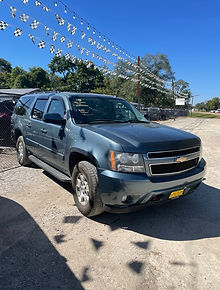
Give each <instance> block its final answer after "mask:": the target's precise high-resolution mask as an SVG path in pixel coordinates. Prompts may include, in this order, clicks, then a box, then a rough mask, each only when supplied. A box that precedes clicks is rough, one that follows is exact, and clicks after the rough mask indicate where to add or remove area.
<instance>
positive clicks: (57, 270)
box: [0, 197, 84, 289]
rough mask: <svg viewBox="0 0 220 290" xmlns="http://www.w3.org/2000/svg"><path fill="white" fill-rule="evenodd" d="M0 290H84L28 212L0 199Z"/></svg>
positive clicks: (6, 200) (15, 204) (4, 199)
mask: <svg viewBox="0 0 220 290" xmlns="http://www.w3.org/2000/svg"><path fill="white" fill-rule="evenodd" d="M0 285H1V286H0V288H1V289H84V288H83V287H82V286H81V283H80V281H79V280H78V279H77V278H76V277H75V275H74V274H73V273H72V272H71V270H70V268H69V267H68V266H67V264H66V259H65V258H64V257H62V256H61V255H60V254H59V253H58V252H57V250H56V249H55V248H54V246H53V245H52V244H51V242H50V241H49V239H48V238H47V237H46V235H45V234H44V232H43V231H42V230H41V229H40V227H39V226H38V225H37V223H36V222H35V221H34V220H33V218H32V217H31V216H30V215H29V214H28V212H27V211H26V210H25V209H24V208H23V207H22V206H20V205H19V204H18V203H16V202H14V201H12V200H10V199H7V198H4V197H0Z"/></svg>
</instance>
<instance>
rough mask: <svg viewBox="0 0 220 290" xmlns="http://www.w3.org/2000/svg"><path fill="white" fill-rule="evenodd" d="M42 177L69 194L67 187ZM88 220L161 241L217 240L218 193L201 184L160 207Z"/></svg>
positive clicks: (219, 228)
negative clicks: (213, 238)
mask: <svg viewBox="0 0 220 290" xmlns="http://www.w3.org/2000/svg"><path fill="white" fill-rule="evenodd" d="M44 174H45V175H47V176H48V177H49V178H51V179H52V180H53V181H54V182H56V183H57V184H58V185H60V186H62V187H63V188H64V189H65V190H66V191H68V193H70V194H72V187H71V184H67V183H62V182H60V181H59V180H57V179H56V178H54V177H53V176H51V175H50V174H48V173H47V172H44ZM73 202H74V201H73ZM72 218H73V219H74V218H75V217H72ZM92 220H93V221H94V222H97V223H102V224H106V225H108V226H109V227H110V229H111V231H114V230H117V229H120V228H121V229H126V230H129V231H134V232H137V233H140V234H143V235H146V236H151V237H154V238H158V239H163V240H171V241H188V240H198V239H204V238H212V237H220V189H218V188H215V187H212V186H209V185H207V184H205V183H202V184H201V185H200V186H199V188H198V189H197V190H196V191H195V192H193V193H192V194H191V195H188V196H185V197H182V198H179V199H176V200H173V201H170V202H167V203H165V204H163V205H158V206H151V207H146V208H145V209H143V210H141V211H137V212H132V213H128V214H111V213H103V214H101V215H99V216H96V217H93V218H92Z"/></svg>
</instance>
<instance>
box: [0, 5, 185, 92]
mask: <svg viewBox="0 0 220 290" xmlns="http://www.w3.org/2000/svg"><path fill="white" fill-rule="evenodd" d="M0 2H3V0H0ZM22 2H23V3H24V4H28V3H29V0H22ZM59 2H60V1H59ZM6 4H7V5H8V6H9V7H10V14H11V17H12V18H15V17H16V14H17V13H19V14H20V13H21V14H20V15H19V19H20V20H21V21H22V22H23V23H28V22H29V21H31V23H30V24H29V25H30V27H31V29H32V30H37V29H38V27H39V25H40V26H43V28H44V30H45V33H46V36H47V37H49V36H50V37H51V39H52V40H53V42H56V41H58V40H59V41H60V43H62V44H63V43H66V47H67V48H68V49H71V48H72V47H73V46H74V45H75V47H76V48H77V50H78V51H79V53H80V54H81V55H83V54H84V55H86V57H88V56H89V57H91V58H92V59H93V60H94V59H97V60H99V61H102V62H103V63H104V64H105V65H112V66H113V68H115V67H116V66H118V64H115V63H114V62H112V61H110V60H108V59H107V58H106V57H103V56H101V55H100V54H97V53H95V52H94V51H91V50H90V49H87V48H86V47H84V46H82V45H80V44H79V43H74V41H73V40H72V39H70V38H69V37H67V36H64V35H61V34H60V33H58V32H56V31H55V30H53V29H51V28H50V27H48V26H47V25H45V24H43V23H41V22H40V21H38V20H36V19H34V18H32V17H31V16H30V15H27V14H26V13H23V12H22V11H20V10H19V9H17V8H15V7H14V6H11V5H10V4H8V3H6ZM35 5H36V6H38V7H42V8H43V10H44V11H45V12H51V13H53V14H54V16H55V19H56V20H57V23H58V25H59V26H62V27H65V28H66V29H67V31H68V33H70V35H71V36H74V35H75V33H76V32H79V33H80V34H79V35H80V38H81V40H84V39H87V42H88V44H90V45H91V47H93V48H95V49H97V50H99V51H100V50H102V51H104V52H106V53H107V54H109V55H111V56H112V57H115V58H116V59H117V61H118V60H120V61H124V62H125V63H126V64H127V65H128V67H129V68H130V69H127V70H126V71H125V74H122V73H120V74H118V73H116V72H115V71H112V70H109V69H108V68H106V67H104V68H103V67H101V66H95V67H97V68H99V69H100V70H101V71H102V72H103V73H106V74H110V75H112V76H116V75H117V76H118V77H120V78H123V79H125V80H131V81H133V82H137V81H138V80H137V78H136V77H137V75H138V73H137V68H138V65H137V62H136V60H137V59H136V58H131V57H130V59H131V60H133V61H135V62H134V63H133V62H132V61H131V60H128V59H126V58H125V57H124V56H121V55H120V54H119V53H118V52H115V51H113V50H112V49H110V48H108V46H107V45H106V44H108V45H110V44H112V48H114V49H115V50H119V52H120V53H121V54H123V55H125V56H128V54H126V53H125V51H124V50H122V49H121V48H119V47H117V46H115V45H114V43H111V42H110V41H109V40H108V39H107V38H106V37H104V38H102V35H101V33H99V34H98V37H99V40H97V39H95V38H94V37H91V36H90V35H89V34H88V33H87V32H88V31H91V30H92V29H91V28H92V27H91V26H90V25H89V24H88V23H87V26H86V31H84V30H83V29H82V28H78V27H77V24H76V23H74V25H73V24H72V23H71V22H68V21H67V20H66V19H65V18H63V17H61V16H59V15H58V14H57V13H54V12H53V10H52V9H50V8H48V7H47V6H46V5H44V4H43V3H42V2H40V1H38V0H36V1H35ZM55 6H56V5H55ZM65 13H67V9H66V12H65ZM75 18H76V14H75V13H74V15H73V19H75ZM80 25H81V26H83V25H85V21H84V19H83V18H80ZM8 26H9V24H8V23H7V22H4V21H0V30H5V29H6V28H7V27H8ZM22 32H23V31H22V29H21V28H16V29H15V30H14V36H16V37H19V36H21V34H22ZM96 32H97V31H96V30H94V29H93V30H92V34H93V35H94V34H96ZM28 37H29V38H30V40H31V41H32V43H33V44H34V45H36V44H37V46H38V48H40V49H44V48H45V47H46V46H49V50H50V53H52V54H55V55H56V56H58V57H60V56H62V55H64V56H65V58H66V59H67V60H72V61H75V59H77V58H76V56H74V55H72V54H71V53H70V52H66V53H65V51H64V50H63V49H61V48H57V47H56V46H55V45H54V44H49V43H48V42H46V41H44V40H42V39H39V37H36V36H34V35H32V34H30V33H29V34H28ZM101 38H102V41H104V42H105V43H102V42H101ZM36 42H37V43H36ZM78 60H80V58H78ZM90 66H91V64H90V63H88V67H90ZM140 71H141V73H142V75H143V74H145V75H147V76H148V77H150V78H151V79H149V78H148V77H145V76H142V79H143V80H144V81H145V82H146V83H143V82H141V85H142V86H144V87H147V88H150V89H153V90H154V89H155V90H157V91H159V92H161V93H165V94H170V90H168V89H166V88H165V83H166V81H165V80H163V79H161V78H159V77H158V76H156V75H154V74H153V73H151V72H150V71H149V69H148V68H147V67H146V66H144V65H142V66H141V69H140ZM152 78H153V79H154V80H152ZM155 80H156V81H157V82H159V83H157V82H156V81H155ZM177 94H178V93H177ZM180 96H183V95H180Z"/></svg>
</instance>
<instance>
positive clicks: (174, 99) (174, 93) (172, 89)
mask: <svg viewBox="0 0 220 290" xmlns="http://www.w3.org/2000/svg"><path fill="white" fill-rule="evenodd" d="M172 95H173V100H174V102H175V93H174V81H173V80H172Z"/></svg>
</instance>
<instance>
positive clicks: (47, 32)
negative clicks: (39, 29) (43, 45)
mask: <svg viewBox="0 0 220 290" xmlns="http://www.w3.org/2000/svg"><path fill="white" fill-rule="evenodd" d="M44 28H45V31H46V35H47V36H49V30H50V28H49V27H47V26H46V25H45V26H44Z"/></svg>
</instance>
